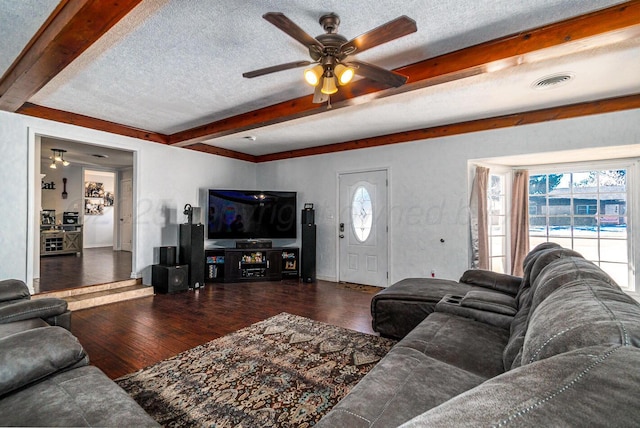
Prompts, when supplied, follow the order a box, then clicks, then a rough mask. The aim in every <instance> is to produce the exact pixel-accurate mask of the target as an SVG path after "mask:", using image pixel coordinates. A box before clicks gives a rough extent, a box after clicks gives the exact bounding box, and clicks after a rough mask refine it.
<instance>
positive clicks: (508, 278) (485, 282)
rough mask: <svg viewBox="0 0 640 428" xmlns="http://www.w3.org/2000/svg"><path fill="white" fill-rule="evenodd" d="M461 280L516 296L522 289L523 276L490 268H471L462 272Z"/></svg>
mask: <svg viewBox="0 0 640 428" xmlns="http://www.w3.org/2000/svg"><path fill="white" fill-rule="evenodd" d="M459 282H462V283H465V284H469V285H475V286H477V287H483V288H487V289H490V290H496V291H499V292H501V293H505V294H509V295H511V296H515V295H516V294H518V290H519V289H520V284H521V283H522V278H521V277H519V276H513V275H507V274H506V273H498V272H492V271H489V270H482V269H470V270H468V271H466V272H464V273H463V274H462V276H461V277H460V279H459Z"/></svg>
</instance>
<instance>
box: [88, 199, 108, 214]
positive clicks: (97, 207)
mask: <svg viewBox="0 0 640 428" xmlns="http://www.w3.org/2000/svg"><path fill="white" fill-rule="evenodd" d="M84 214H85V215H102V214H104V198H85V199H84Z"/></svg>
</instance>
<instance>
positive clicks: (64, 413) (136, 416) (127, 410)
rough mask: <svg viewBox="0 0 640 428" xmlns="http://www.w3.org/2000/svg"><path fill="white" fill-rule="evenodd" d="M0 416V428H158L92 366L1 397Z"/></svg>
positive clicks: (71, 371)
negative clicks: (46, 427) (60, 427)
mask: <svg viewBox="0 0 640 428" xmlns="http://www.w3.org/2000/svg"><path fill="white" fill-rule="evenodd" d="M51 328H58V327H51ZM0 414H1V415H2V424H3V425H13V426H73V427H76V426H94V427H96V426H104V427H145V426H159V425H158V424H157V423H156V422H155V421H154V420H153V419H152V418H151V417H150V416H149V415H148V414H147V413H146V412H145V411H144V410H143V409H142V408H141V407H140V406H139V405H138V404H137V403H136V402H135V401H134V400H133V399H132V398H131V397H130V396H129V395H128V394H127V393H126V392H125V391H124V390H123V389H122V388H120V387H119V386H118V385H116V384H115V383H114V382H113V381H112V380H110V379H109V378H108V377H107V376H106V375H105V374H104V373H103V372H101V371H100V370H99V369H98V368H96V367H94V366H84V367H79V368H76V369H73V370H69V371H65V372H62V373H58V374H55V375H53V376H50V377H48V378H47V379H45V380H43V381H41V382H39V383H37V384H35V385H32V386H30V387H29V388H23V389H20V390H18V391H15V392H13V393H11V394H9V395H7V396H4V397H3V398H2V399H1V400H0Z"/></svg>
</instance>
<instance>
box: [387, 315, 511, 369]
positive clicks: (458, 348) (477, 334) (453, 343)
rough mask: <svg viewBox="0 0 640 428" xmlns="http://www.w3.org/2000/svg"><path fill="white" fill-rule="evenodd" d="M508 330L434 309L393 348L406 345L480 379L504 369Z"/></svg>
mask: <svg viewBox="0 0 640 428" xmlns="http://www.w3.org/2000/svg"><path fill="white" fill-rule="evenodd" d="M508 337H509V332H508V331H507V330H505V329H503V328H499V327H494V326H491V325H488V324H485V323H483V322H479V321H475V320H472V319H470V318H465V317H460V316H457V315H452V314H448V313H442V312H434V313H433V314H431V315H429V316H428V317H427V319H425V320H424V321H422V322H421V323H420V324H419V325H418V326H417V327H416V328H415V329H413V331H411V332H410V333H409V334H408V335H407V336H406V337H405V338H404V339H402V340H401V341H400V342H398V343H397V344H396V345H395V347H394V349H395V348H400V347H406V348H412V349H416V350H418V351H420V352H421V353H423V354H425V355H428V356H430V357H433V358H435V359H438V360H440V361H442V362H444V363H447V364H450V365H452V366H455V367H459V368H461V369H463V370H466V371H468V372H471V373H474V374H476V375H478V376H481V377H483V378H490V377H493V376H496V375H498V374H500V373H502V372H503V371H504V367H503V365H502V351H503V349H504V347H505V345H506V343H507V339H508Z"/></svg>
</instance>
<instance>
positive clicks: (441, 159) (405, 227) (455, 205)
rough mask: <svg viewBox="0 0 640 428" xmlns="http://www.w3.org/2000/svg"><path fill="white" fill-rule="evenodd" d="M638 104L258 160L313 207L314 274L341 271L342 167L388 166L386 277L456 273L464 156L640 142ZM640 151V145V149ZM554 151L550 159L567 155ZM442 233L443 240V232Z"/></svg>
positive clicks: (265, 172)
mask: <svg viewBox="0 0 640 428" xmlns="http://www.w3.org/2000/svg"><path fill="white" fill-rule="evenodd" d="M638 123H640V110H633V111H624V112H619V113H612V114H606V115H599V116H587V117H583V118H576V119H570V120H560V121H554V122H547V123H541V124H535V125H526V126H518V127H513V128H505V129H499V130H492V131H483V132H477V133H472V134H464V135H456V136H451V137H445V138H437V139H429V140H424V141H417V142H412V143H406V144H395V145H391V146H386V147H379V148H371V149H365V150H352V151H347V152H340V153H334V154H328V155H318V156H311V157H306V158H298V159H291V160H283V161H277V162H270V163H265V164H260V165H259V166H258V177H260V181H261V183H264V185H263V187H269V188H279V187H286V188H291V187H292V186H293V189H292V190H297V191H299V192H300V194H299V201H300V203H303V202H312V203H314V204H315V208H316V223H317V225H318V234H317V242H318V243H317V276H318V277H319V278H323V279H330V280H336V279H337V259H336V251H337V235H338V233H337V213H336V211H337V209H338V208H337V196H336V195H337V175H338V173H340V172H348V171H355V170H363V169H372V168H380V167H389V170H390V183H389V185H390V191H389V195H390V205H391V216H390V219H389V226H390V249H389V250H390V267H391V270H390V272H389V277H390V278H389V283H390V284H392V283H394V282H396V281H398V280H400V279H403V278H407V277H417V276H428V275H429V273H430V271H431V269H435V270H436V272H437V276H439V277H442V278H449V279H457V278H459V277H460V275H461V274H462V272H463V271H464V270H465V269H467V268H468V266H469V251H468V242H469V223H468V216H467V206H468V198H469V195H468V176H467V162H468V161H469V160H471V159H478V158H487V157H494V156H505V155H516V154H525V153H533V152H553V151H558V150H569V149H578V148H592V147H600V146H619V145H630V144H640V127H639V126H638ZM636 153H637V154H636V156H640V146H639V149H638V151H637V152H636ZM570 161H571V159H567V158H564V157H560V156H556V157H554V156H549V157H548V162H549V163H554V162H556V163H557V162H570ZM441 238H442V239H444V240H445V242H444V244H443V243H441V242H440V239H441Z"/></svg>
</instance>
